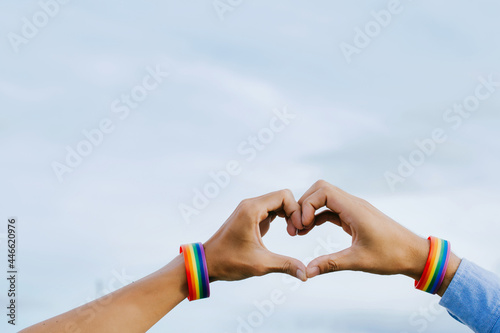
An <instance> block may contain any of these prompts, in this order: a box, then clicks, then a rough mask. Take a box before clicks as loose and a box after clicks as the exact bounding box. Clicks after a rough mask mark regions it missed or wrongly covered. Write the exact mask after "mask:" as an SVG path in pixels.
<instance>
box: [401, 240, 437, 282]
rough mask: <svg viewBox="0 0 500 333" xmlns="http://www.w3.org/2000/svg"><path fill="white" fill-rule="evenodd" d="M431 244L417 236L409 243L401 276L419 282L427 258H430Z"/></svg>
mask: <svg viewBox="0 0 500 333" xmlns="http://www.w3.org/2000/svg"><path fill="white" fill-rule="evenodd" d="M429 250H430V242H429V241H428V240H427V239H425V238H422V237H419V236H417V235H415V237H413V239H411V240H410V241H409V242H408V243H407V253H406V256H405V259H404V260H405V262H404V263H403V264H402V267H403V269H402V271H401V274H403V275H406V276H408V277H410V278H412V279H414V280H417V281H418V280H419V279H420V277H421V276H422V273H423V272H424V268H425V264H426V262H427V257H428V256H429Z"/></svg>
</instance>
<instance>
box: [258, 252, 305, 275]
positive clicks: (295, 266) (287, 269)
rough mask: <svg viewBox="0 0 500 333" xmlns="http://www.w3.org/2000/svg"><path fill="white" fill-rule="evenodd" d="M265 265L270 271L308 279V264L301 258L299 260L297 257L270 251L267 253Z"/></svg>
mask: <svg viewBox="0 0 500 333" xmlns="http://www.w3.org/2000/svg"><path fill="white" fill-rule="evenodd" d="M265 266H266V268H267V270H268V273H271V272H279V273H286V274H289V275H291V276H293V277H296V278H297V279H299V280H302V281H306V280H307V276H306V266H305V265H304V264H303V263H302V262H301V261H300V260H297V259H295V258H292V257H287V256H282V255H280V254H276V253H273V252H268V253H267V255H266V262H265Z"/></svg>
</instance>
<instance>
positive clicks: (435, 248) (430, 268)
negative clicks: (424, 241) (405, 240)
mask: <svg viewBox="0 0 500 333" xmlns="http://www.w3.org/2000/svg"><path fill="white" fill-rule="evenodd" d="M428 239H429V240H430V241H431V249H430V251H429V256H428V257H427V263H426V264H425V268H424V272H423V273H422V276H421V277H420V280H418V281H415V288H417V289H420V290H423V291H425V292H428V293H431V294H435V293H436V292H437V291H438V289H439V287H440V286H441V284H442V283H443V280H444V275H445V274H446V269H447V268H448V259H449V258H450V248H451V244H450V242H448V241H447V240H444V239H439V238H436V237H433V236H430V237H429V238H428Z"/></svg>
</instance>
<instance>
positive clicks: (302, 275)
mask: <svg viewBox="0 0 500 333" xmlns="http://www.w3.org/2000/svg"><path fill="white" fill-rule="evenodd" d="M297 277H298V278H299V280H302V281H306V280H307V276H306V273H304V271H302V270H300V269H297Z"/></svg>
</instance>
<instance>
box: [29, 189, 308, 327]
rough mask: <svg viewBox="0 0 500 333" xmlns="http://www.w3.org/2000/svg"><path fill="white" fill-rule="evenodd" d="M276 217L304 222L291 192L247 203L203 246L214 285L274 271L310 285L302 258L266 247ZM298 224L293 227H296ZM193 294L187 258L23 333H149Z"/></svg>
mask: <svg viewBox="0 0 500 333" xmlns="http://www.w3.org/2000/svg"><path fill="white" fill-rule="evenodd" d="M276 216H281V217H284V218H285V219H286V220H287V221H289V223H290V224H293V223H295V224H297V223H300V218H301V211H300V206H299V204H298V203H297V201H296V200H295V198H294V197H293V195H292V193H291V192H290V191H288V190H283V191H278V192H273V193H269V194H266V195H263V196H261V197H258V198H253V199H247V200H243V201H242V202H241V203H240V205H239V206H238V207H237V208H236V210H235V211H234V212H233V214H232V215H231V216H230V217H229V218H228V219H227V221H226V222H225V223H224V224H223V225H222V227H221V228H220V229H219V230H218V231H217V232H216V233H215V234H214V235H213V236H212V237H211V238H210V239H209V240H208V241H207V242H206V243H205V244H204V248H205V255H206V259H207V266H208V272H209V278H210V281H217V280H226V281H235V280H241V279H245V278H248V277H251V276H261V275H265V274H268V273H273V272H281V273H287V274H290V275H292V276H298V277H299V278H300V279H301V280H304V281H305V280H306V274H305V272H306V267H305V265H304V264H303V263H302V262H300V261H299V260H297V259H294V258H290V257H286V256H282V255H279V254H275V253H273V252H270V251H269V250H268V249H266V247H265V246H264V243H263V242H262V236H264V235H265V234H266V233H267V231H268V230H269V227H270V224H271V222H272V221H273V220H274V218H275V217H276ZM292 221H293V222H292ZM187 295H188V287H187V279H186V270H185V267H184V258H183V257H182V256H181V255H178V256H177V257H176V258H175V259H174V260H172V261H171V262H170V263H169V264H168V265H166V266H165V267H163V268H161V269H160V270H158V271H156V272H154V273H153V274H150V275H148V276H146V277H144V278H142V279H141V280H139V281H136V282H134V283H131V284H129V285H127V286H125V287H123V288H121V289H118V290H116V291H115V292H113V293H111V294H109V295H106V296H103V297H101V298H99V299H97V300H95V301H92V302H90V303H87V304H85V305H82V306H80V307H78V308H75V309H73V310H70V311H68V312H66V313H63V314H61V315H58V316H56V317H53V318H50V319H47V320H45V321H43V322H41V323H38V324H35V325H33V326H31V327H28V328H26V329H24V330H22V331H21V332H23V333H35V332H36V333H48V332H52V333H53V332H65V333H90V332H93V333H95V332H98V333H99V332H111V333H114V332H117V333H118V332H130V333H139V332H141V333H142V332H146V331H147V330H148V329H149V328H151V326H153V325H154V324H155V323H156V322H157V321H158V320H160V319H161V318H162V317H163V316H165V315H166V314H167V313H168V312H170V310H172V309H173V308H174V307H175V306H176V305H177V304H179V303H180V302H181V301H182V300H184V299H185V298H186V297H187Z"/></svg>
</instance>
